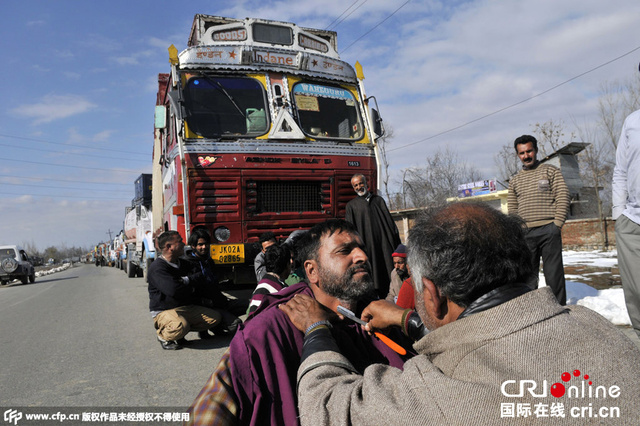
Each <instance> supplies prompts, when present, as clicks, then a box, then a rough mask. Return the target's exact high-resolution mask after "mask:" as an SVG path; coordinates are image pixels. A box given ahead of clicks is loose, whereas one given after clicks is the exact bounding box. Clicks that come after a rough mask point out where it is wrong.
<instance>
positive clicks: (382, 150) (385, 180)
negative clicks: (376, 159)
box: [377, 124, 398, 210]
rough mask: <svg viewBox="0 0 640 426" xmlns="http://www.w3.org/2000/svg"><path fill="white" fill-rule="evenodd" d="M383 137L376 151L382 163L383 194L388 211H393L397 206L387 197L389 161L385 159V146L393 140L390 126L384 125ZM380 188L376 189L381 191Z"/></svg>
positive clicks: (389, 196)
mask: <svg viewBox="0 0 640 426" xmlns="http://www.w3.org/2000/svg"><path fill="white" fill-rule="evenodd" d="M384 130H385V132H384V136H382V137H381V138H379V139H378V141H377V143H378V149H379V151H380V160H381V161H382V164H381V166H382V176H381V177H382V185H383V186H384V194H385V197H386V198H387V202H388V203H389V209H391V210H394V209H397V208H398V206H397V205H395V204H394V201H395V200H394V199H392V198H391V195H389V159H388V158H387V146H388V145H389V143H390V142H391V139H393V127H391V125H389V124H386V125H385V126H384ZM381 189H382V188H378V190H381Z"/></svg>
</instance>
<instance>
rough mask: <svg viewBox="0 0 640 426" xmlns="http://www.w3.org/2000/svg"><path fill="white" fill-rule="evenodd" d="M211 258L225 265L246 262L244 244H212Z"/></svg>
mask: <svg viewBox="0 0 640 426" xmlns="http://www.w3.org/2000/svg"><path fill="white" fill-rule="evenodd" d="M211 258H212V259H213V261H214V262H215V263H218V264H223V265H227V264H231V263H244V244H211Z"/></svg>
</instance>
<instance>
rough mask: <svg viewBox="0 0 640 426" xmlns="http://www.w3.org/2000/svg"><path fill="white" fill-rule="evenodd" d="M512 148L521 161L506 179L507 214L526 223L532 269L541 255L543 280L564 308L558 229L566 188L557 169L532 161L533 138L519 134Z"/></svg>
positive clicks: (566, 201) (535, 145) (563, 216)
mask: <svg viewBox="0 0 640 426" xmlns="http://www.w3.org/2000/svg"><path fill="white" fill-rule="evenodd" d="M513 146H514V148H515V150H516V153H517V155H518V158H520V161H521V162H522V170H521V171H519V172H518V173H517V174H516V175H514V176H512V177H511V180H509V193H508V197H507V202H508V209H509V214H514V215H518V216H520V217H521V218H522V219H523V220H524V221H525V222H526V224H527V228H528V231H527V234H526V240H527V245H528V246H529V249H530V250H531V255H532V262H533V265H534V269H535V270H538V268H539V267H540V257H541V256H542V263H543V272H544V279H545V281H546V283H547V285H548V286H549V287H550V288H551V289H552V290H553V293H554V294H555V296H556V298H557V299H558V302H559V303H560V304H561V305H564V304H566V299H567V292H566V288H565V280H564V265H563V264H562V234H561V229H562V226H563V225H564V222H565V220H566V219H567V214H568V213H569V202H570V198H569V189H568V188H567V185H566V184H565V182H564V178H563V177H562V173H561V172H560V170H559V169H558V168H556V167H554V166H551V165H549V164H540V162H539V161H538V159H537V158H536V156H537V154H538V141H537V140H536V138H534V137H533V136H531V135H522V136H520V137H519V138H517V139H516V140H515V141H514V143H513ZM535 286H536V287H537V282H536V285H535Z"/></svg>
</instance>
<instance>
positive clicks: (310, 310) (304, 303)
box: [278, 294, 332, 332]
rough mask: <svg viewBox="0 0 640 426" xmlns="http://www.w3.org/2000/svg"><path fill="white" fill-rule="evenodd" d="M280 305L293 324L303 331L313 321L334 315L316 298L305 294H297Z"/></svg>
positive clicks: (326, 318)
mask: <svg viewBox="0 0 640 426" xmlns="http://www.w3.org/2000/svg"><path fill="white" fill-rule="evenodd" d="M278 307H279V308H280V309H281V310H282V311H284V312H285V313H286V314H287V315H288V316H289V319H290V320H291V322H292V323H293V325H295V326H296V328H297V329H298V330H300V331H302V332H304V331H306V329H307V328H308V327H309V326H310V325H312V324H313V323H316V322H318V321H324V320H328V319H330V318H331V316H332V315H331V313H330V312H327V311H326V310H325V309H324V307H323V306H322V305H320V304H319V303H318V302H317V301H316V300H315V299H313V298H311V297H309V296H307V295H304V294H296V295H295V296H293V299H291V300H289V301H288V302H287V303H283V304H281V305H278Z"/></svg>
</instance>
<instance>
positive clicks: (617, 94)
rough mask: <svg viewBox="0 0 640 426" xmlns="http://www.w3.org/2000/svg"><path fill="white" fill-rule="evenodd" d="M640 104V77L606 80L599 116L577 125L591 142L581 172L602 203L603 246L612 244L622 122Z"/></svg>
mask: <svg viewBox="0 0 640 426" xmlns="http://www.w3.org/2000/svg"><path fill="white" fill-rule="evenodd" d="M638 108H640V77H638V76H637V75H636V76H635V78H631V79H628V80H627V81H625V82H624V83H619V82H618V81H613V82H605V83H603V84H602V85H601V88H600V97H599V99H598V118H597V120H596V122H595V123H585V124H583V125H578V124H577V123H575V120H574V125H575V127H576V128H577V129H578V134H579V135H580V138H581V139H582V140H583V141H585V142H589V143H590V145H589V146H588V147H587V149H586V150H585V151H584V152H583V153H582V155H580V156H579V157H578V158H579V161H580V173H581V177H582V179H583V181H584V182H585V184H586V185H585V186H590V187H592V188H593V191H594V197H595V200H596V202H597V207H598V219H599V225H600V234H601V240H600V241H601V247H602V249H603V250H604V249H606V248H607V246H608V245H609V238H608V234H607V225H606V220H607V219H606V218H607V216H608V215H609V214H610V212H611V182H612V178H613V169H614V167H615V150H616V148H617V145H618V138H619V137H620V130H621V128H622V123H623V122H624V119H625V117H626V116H627V115H629V114H630V113H631V112H632V111H635V110H637V109H638Z"/></svg>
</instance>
